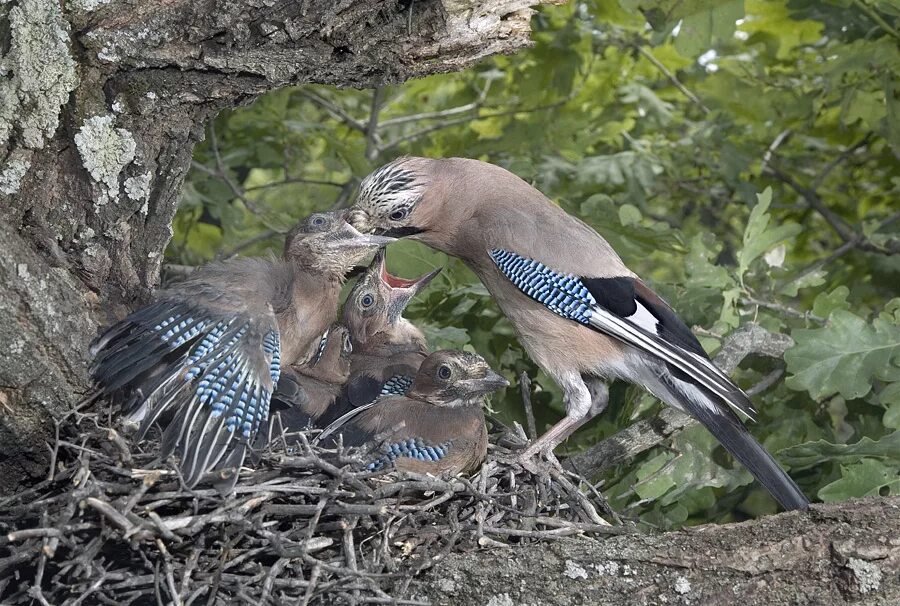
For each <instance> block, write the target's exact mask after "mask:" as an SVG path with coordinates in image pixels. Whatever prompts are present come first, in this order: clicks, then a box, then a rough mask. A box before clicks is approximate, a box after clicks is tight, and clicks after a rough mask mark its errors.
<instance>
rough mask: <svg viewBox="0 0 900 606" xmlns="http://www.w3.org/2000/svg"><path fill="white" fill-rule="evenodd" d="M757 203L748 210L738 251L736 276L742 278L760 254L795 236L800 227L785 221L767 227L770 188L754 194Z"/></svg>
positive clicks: (770, 199) (770, 195)
mask: <svg viewBox="0 0 900 606" xmlns="http://www.w3.org/2000/svg"><path fill="white" fill-rule="evenodd" d="M756 199H757V203H756V206H754V207H753V210H752V211H750V218H749V219H748V220H747V227H746V228H745V229H744V248H742V249H741V251H740V252H739V253H738V256H737V257H738V271H737V273H738V277H739V278H740V279H741V280H742V283H743V276H744V274H745V273H746V271H747V269H749V268H750V264H751V263H752V262H753V261H755V260H756V259H758V258H759V257H760V256H761V255H763V254H764V253H766V252H767V251H769V250H770V249H772V248H774V247H775V246H776V245H777V244H779V243H780V242H784V241H785V240H787V239H788V238H791V237H793V236H796V235H797V234H798V233H800V231H801V229H802V228H801V227H800V226H799V225H797V224H796V223H785V224H784V225H778V226H775V227H771V228H770V227H769V222H770V220H771V216H770V215H769V213H768V210H769V205H770V204H772V188H771V187H767V188H766V189H765V191H763V193H761V194H757V196H756Z"/></svg>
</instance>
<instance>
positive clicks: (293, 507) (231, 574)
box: [0, 414, 623, 605]
mask: <svg viewBox="0 0 900 606" xmlns="http://www.w3.org/2000/svg"><path fill="white" fill-rule="evenodd" d="M76 416H77V419H76V420H73V419H69V421H67V424H66V425H64V426H63V430H62V432H61V433H62V435H60V432H59V431H58V432H57V440H56V444H55V446H54V448H53V453H52V465H51V469H50V471H49V473H48V477H47V478H46V479H45V480H43V481H41V482H39V483H38V484H37V485H35V486H33V487H31V488H29V489H27V490H24V491H22V492H20V493H18V494H15V495H13V496H11V497H8V498H5V499H0V603H2V604H72V605H75V604H184V605H187V604H232V603H248V604H265V603H272V604H280V603H293V604H304V605H305V604H316V603H324V604H335V603H350V604H366V603H369V604H379V603H398V604H418V603H423V602H420V601H416V600H415V598H414V596H412V597H410V596H407V591H406V589H407V586H408V584H409V581H410V580H411V579H412V577H413V576H414V575H415V574H417V573H418V572H420V571H422V570H424V569H426V568H428V567H430V566H432V565H433V564H434V563H435V562H436V561H437V560H439V559H440V558H441V557H443V556H444V555H445V554H447V553H450V552H453V551H465V550H470V549H477V548H482V547H490V546H496V545H501V544H502V545H506V544H511V543H521V542H527V541H540V540H548V539H552V538H558V537H562V536H570V535H574V534H596V535H607V534H611V533H618V532H622V530H623V529H622V527H621V526H610V525H609V524H608V523H607V522H606V521H604V518H605V519H610V518H611V517H612V518H614V517H615V516H614V515H611V512H609V511H608V509H607V508H606V504H605V502H604V501H603V499H602V497H601V496H600V495H599V494H598V493H597V492H596V490H594V489H593V487H591V486H590V485H589V484H588V483H587V482H585V481H584V480H583V479H582V478H580V477H578V476H577V475H575V474H572V473H571V472H568V471H565V470H563V469H562V468H561V467H560V466H558V465H556V464H553V463H547V464H546V465H543V466H542V469H541V470H540V471H538V472H536V473H532V472H530V471H527V470H525V469H523V468H522V467H520V466H519V465H518V464H516V463H514V462H513V458H514V456H515V450H514V449H515V447H516V446H517V444H518V443H521V442H522V438H524V436H523V435H521V431H519V435H516V433H515V432H513V431H510V430H504V431H499V432H497V431H495V432H493V433H492V439H491V449H490V453H489V456H488V460H487V462H486V463H485V464H484V466H483V467H482V469H481V471H480V472H479V473H478V474H476V475H474V476H472V477H469V478H464V477H457V478H434V477H430V476H419V475H411V474H396V473H390V472H388V473H385V472H378V473H373V472H367V471H365V470H364V467H363V466H362V465H361V459H360V457H359V455H358V454H354V453H353V452H351V451H344V450H342V449H337V450H325V449H321V448H318V447H314V446H311V445H310V443H309V441H308V436H306V435H305V434H291V435H281V436H280V437H279V438H278V439H276V440H274V443H273V445H272V447H271V448H270V450H269V452H266V453H263V455H262V458H261V460H260V461H259V462H258V463H256V464H255V465H254V469H253V470H252V471H250V470H245V471H244V472H242V473H241V477H240V479H239V481H238V483H237V485H236V488H235V490H234V492H233V493H232V494H230V495H229V496H226V497H223V496H222V495H220V494H219V493H218V492H217V491H216V490H215V489H213V488H203V487H201V488H199V489H194V490H189V489H187V488H185V487H184V485H183V483H182V482H181V481H180V479H179V477H178V475H177V473H176V472H175V470H174V468H173V467H172V466H170V465H167V464H161V463H159V462H157V461H156V460H155V456H154V453H153V451H152V442H151V443H150V444H151V446H148V447H147V451H146V452H145V451H144V450H141V449H140V448H138V447H137V446H135V445H133V444H132V443H131V442H130V441H129V440H128V439H127V438H124V437H122V436H121V435H120V434H119V433H117V432H116V431H115V430H113V429H110V428H109V427H108V426H107V425H110V423H108V420H107V419H106V418H105V417H101V416H99V415H97V414H87V415H85V414H78V415H76ZM598 511H599V513H598ZM601 514H602V517H601ZM608 514H609V515H608Z"/></svg>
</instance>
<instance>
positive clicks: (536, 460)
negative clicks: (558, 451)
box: [516, 448, 559, 476]
mask: <svg viewBox="0 0 900 606" xmlns="http://www.w3.org/2000/svg"><path fill="white" fill-rule="evenodd" d="M516 463H518V464H519V465H520V466H521V467H522V469H524V470H526V471H528V472H529V473H531V474H532V475H536V476H546V475H549V474H550V469H551V468H553V467H559V461H558V460H557V458H556V455H555V454H553V451H549V452H548V451H532V449H530V448H529V449H527V450H525V451H524V452H523V453H522V454H520V455H519V456H518V457H517V458H516Z"/></svg>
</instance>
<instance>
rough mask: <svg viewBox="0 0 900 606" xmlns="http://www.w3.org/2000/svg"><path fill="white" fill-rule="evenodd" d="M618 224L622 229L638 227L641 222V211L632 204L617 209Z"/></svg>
mask: <svg viewBox="0 0 900 606" xmlns="http://www.w3.org/2000/svg"><path fill="white" fill-rule="evenodd" d="M619 222H620V223H621V224H622V227H629V226H631V225H638V224H640V222H641V211H640V210H638V207H637V206H634V205H633V204H623V205H622V206H620V207H619Z"/></svg>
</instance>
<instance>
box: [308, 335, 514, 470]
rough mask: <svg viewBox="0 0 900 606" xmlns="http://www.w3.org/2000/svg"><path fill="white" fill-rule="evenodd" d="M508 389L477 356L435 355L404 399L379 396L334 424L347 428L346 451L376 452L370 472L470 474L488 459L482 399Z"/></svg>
mask: <svg viewBox="0 0 900 606" xmlns="http://www.w3.org/2000/svg"><path fill="white" fill-rule="evenodd" d="M507 385H509V381H507V380H506V379H505V378H503V377H502V376H500V375H499V374H497V373H496V372H494V371H493V370H491V368H490V367H489V366H488V364H487V362H485V361H484V358H482V357H481V356H479V355H477V354H473V353H468V352H463V351H452V350H444V351H437V352H435V353H433V354H431V355H430V356H428V357H427V358H425V361H424V362H422V365H421V366H420V367H419V370H418V372H417V373H416V375H415V378H414V379H413V383H412V386H411V387H410V388H409V391H408V392H407V393H406V395H405V396H401V395H386V396H381V397H379V398H378V399H377V400H375V401H374V402H372V403H370V404H366V405H365V406H362V407H360V408H357V409H356V410H353V411H352V412H350V413H349V414H348V415H345V416H344V417H343V418H342V419H340V420H338V421H337V422H336V423H335V424H334V425H335V426H337V425H338V424H343V425H342V426H340V427H339V428H338V429H337V433H340V434H342V435H343V442H344V445H345V446H363V445H366V446H374V447H377V451H376V452H377V454H375V455H374V456H375V458H374V460H373V461H372V462H371V463H370V464H369V466H368V468H369V469H372V470H378V469H382V468H384V467H387V466H390V465H393V466H394V468H396V469H399V470H404V471H415V472H419V473H431V474H433V475H438V474H442V473H449V474H458V473H463V472H469V471H473V470H475V469H477V468H478V466H479V465H481V462H482V461H483V460H484V457H485V455H486V454H487V427H486V425H485V420H484V410H483V409H482V404H483V403H484V397H485V396H486V395H487V394H489V393H491V392H493V391H497V390H498V389H502V388H504V387H506V386H507ZM348 417H349V418H350V420H349V421H348V420H347V418H348ZM329 429H331V428H329ZM323 435H324V433H323Z"/></svg>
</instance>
